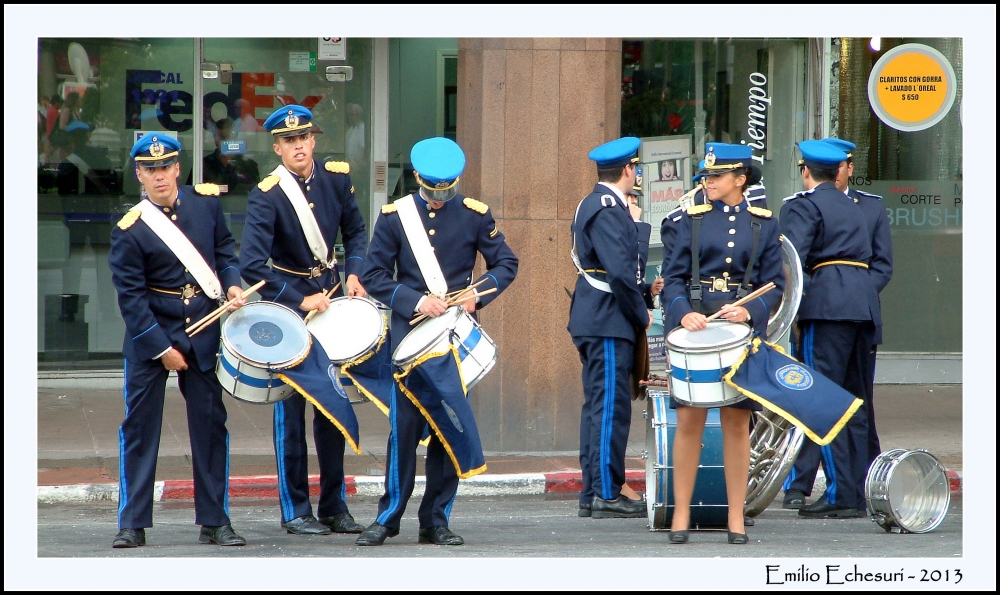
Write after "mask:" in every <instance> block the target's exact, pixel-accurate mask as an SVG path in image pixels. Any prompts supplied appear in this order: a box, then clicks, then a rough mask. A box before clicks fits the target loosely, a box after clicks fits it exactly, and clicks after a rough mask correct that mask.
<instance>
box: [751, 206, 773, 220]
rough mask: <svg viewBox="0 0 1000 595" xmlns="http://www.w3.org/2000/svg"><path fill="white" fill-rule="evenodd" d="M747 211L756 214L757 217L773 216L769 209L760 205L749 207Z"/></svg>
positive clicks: (766, 217) (767, 217)
mask: <svg viewBox="0 0 1000 595" xmlns="http://www.w3.org/2000/svg"><path fill="white" fill-rule="evenodd" d="M747 211H748V212H749V213H750V214H751V215H756V216H757V217H761V218H763V219H770V218H771V211H769V210H767V209H762V208H760V207H747Z"/></svg>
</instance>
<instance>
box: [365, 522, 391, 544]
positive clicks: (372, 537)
mask: <svg viewBox="0 0 1000 595" xmlns="http://www.w3.org/2000/svg"><path fill="white" fill-rule="evenodd" d="M397 535H399V529H390V528H389V527H386V526H384V525H380V524H378V523H372V524H371V525H368V528H367V529H365V530H364V531H362V532H361V535H358V538H357V540H356V541H355V542H354V544H355V545H382V543H383V542H384V541H385V538H386V537H395V536H397Z"/></svg>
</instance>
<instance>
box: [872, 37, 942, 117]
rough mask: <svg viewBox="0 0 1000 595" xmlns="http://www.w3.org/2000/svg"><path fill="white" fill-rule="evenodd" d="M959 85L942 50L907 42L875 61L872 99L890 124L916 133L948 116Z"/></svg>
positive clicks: (878, 113)
mask: <svg viewBox="0 0 1000 595" xmlns="http://www.w3.org/2000/svg"><path fill="white" fill-rule="evenodd" d="M956 86H957V85H956V81H955V70H954V69H953V68H952V67H951V63H949V62H948V59H947V58H945V57H944V55H943V54H941V52H939V51H937V50H936V49H934V48H932V47H929V46H926V45H922V44H919V43H907V44H903V45H901V46H897V47H894V48H892V49H891V50H889V51H887V52H886V53H885V55H883V56H882V57H881V58H879V60H878V62H876V63H875V67H874V68H872V73H871V75H869V77H868V101H869V103H871V106H872V109H873V110H875V114H876V115H877V116H878V117H879V119H880V120H882V122H884V123H885V125H886V126H889V127H891V128H895V129H896V130H902V131H904V132H915V131H917V130H925V129H927V128H930V127H931V126H933V125H935V124H937V123H938V122H940V121H941V120H942V119H944V117H945V116H946V115H948V112H949V110H951V106H952V104H953V103H954V102H955V90H956V89H955V88H956Z"/></svg>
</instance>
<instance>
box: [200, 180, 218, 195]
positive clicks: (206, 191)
mask: <svg viewBox="0 0 1000 595" xmlns="http://www.w3.org/2000/svg"><path fill="white" fill-rule="evenodd" d="M194 191H195V192H197V193H198V194H200V195H202V196H218V195H219V185H218V184H210V183H208V182H206V183H204V184H195V186H194Z"/></svg>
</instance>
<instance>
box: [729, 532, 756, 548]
mask: <svg viewBox="0 0 1000 595" xmlns="http://www.w3.org/2000/svg"><path fill="white" fill-rule="evenodd" d="M726 533H727V539H726V540H727V541H728V542H729V543H731V544H734V545H743V544H744V543H746V542H748V541H750V538H749V537H747V534H746V533H733V532H732V531H726Z"/></svg>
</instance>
